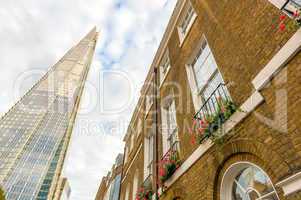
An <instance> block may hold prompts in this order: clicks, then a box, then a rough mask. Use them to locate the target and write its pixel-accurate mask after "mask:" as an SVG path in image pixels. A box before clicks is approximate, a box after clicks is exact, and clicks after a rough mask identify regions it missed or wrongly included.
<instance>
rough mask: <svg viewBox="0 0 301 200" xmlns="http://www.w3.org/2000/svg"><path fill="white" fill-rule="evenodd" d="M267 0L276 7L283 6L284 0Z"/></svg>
mask: <svg viewBox="0 0 301 200" xmlns="http://www.w3.org/2000/svg"><path fill="white" fill-rule="evenodd" d="M269 2H270V3H271V4H273V5H274V6H276V7H277V8H279V9H281V8H282V7H283V6H284V4H285V2H286V1H285V0H282V1H279V0H269Z"/></svg>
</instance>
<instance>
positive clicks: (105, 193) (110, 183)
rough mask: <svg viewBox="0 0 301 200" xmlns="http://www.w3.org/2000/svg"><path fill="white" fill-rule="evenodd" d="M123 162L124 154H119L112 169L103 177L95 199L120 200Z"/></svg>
mask: <svg viewBox="0 0 301 200" xmlns="http://www.w3.org/2000/svg"><path fill="white" fill-rule="evenodd" d="M122 164H123V155H122V154H119V155H118V156H117V157H116V160H115V163H114V165H113V167H112V169H111V171H110V172H108V174H107V176H105V177H103V178H102V180H101V183H100V186H99V189H98V192H97V195H96V198H95V200H119V194H120V183H121V173H122Z"/></svg>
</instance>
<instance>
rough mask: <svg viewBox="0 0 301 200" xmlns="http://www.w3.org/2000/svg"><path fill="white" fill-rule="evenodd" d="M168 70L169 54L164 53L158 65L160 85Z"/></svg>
mask: <svg viewBox="0 0 301 200" xmlns="http://www.w3.org/2000/svg"><path fill="white" fill-rule="evenodd" d="M169 69H170V59H169V52H168V51H166V52H165V54H164V57H163V59H162V61H161V65H160V83H161V84H162V83H163V81H164V79H165V77H166V75H167V73H168V71H169Z"/></svg>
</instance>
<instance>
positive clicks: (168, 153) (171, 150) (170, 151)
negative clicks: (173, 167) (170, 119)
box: [161, 141, 179, 160]
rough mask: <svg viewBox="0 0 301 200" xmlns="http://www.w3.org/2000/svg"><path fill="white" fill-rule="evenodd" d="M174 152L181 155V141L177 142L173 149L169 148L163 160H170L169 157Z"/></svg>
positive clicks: (172, 146)
mask: <svg viewBox="0 0 301 200" xmlns="http://www.w3.org/2000/svg"><path fill="white" fill-rule="evenodd" d="M172 152H176V153H177V154H179V141H175V142H174V143H173V144H172V145H171V147H170V148H169V150H168V151H167V152H166V153H165V154H164V156H163V157H162V159H161V160H166V159H169V156H170V155H171V153H172Z"/></svg>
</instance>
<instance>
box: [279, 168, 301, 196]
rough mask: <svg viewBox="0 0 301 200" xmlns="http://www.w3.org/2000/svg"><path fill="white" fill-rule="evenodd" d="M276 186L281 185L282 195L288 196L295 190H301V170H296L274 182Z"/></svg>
mask: <svg viewBox="0 0 301 200" xmlns="http://www.w3.org/2000/svg"><path fill="white" fill-rule="evenodd" d="M276 186H278V187H281V188H282V190H283V192H284V196H288V195H290V194H293V193H295V192H298V191H300V190H301V172H298V173H296V174H294V175H292V176H290V177H288V178H286V179H284V180H282V181H280V182H278V183H277V184H276Z"/></svg>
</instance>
